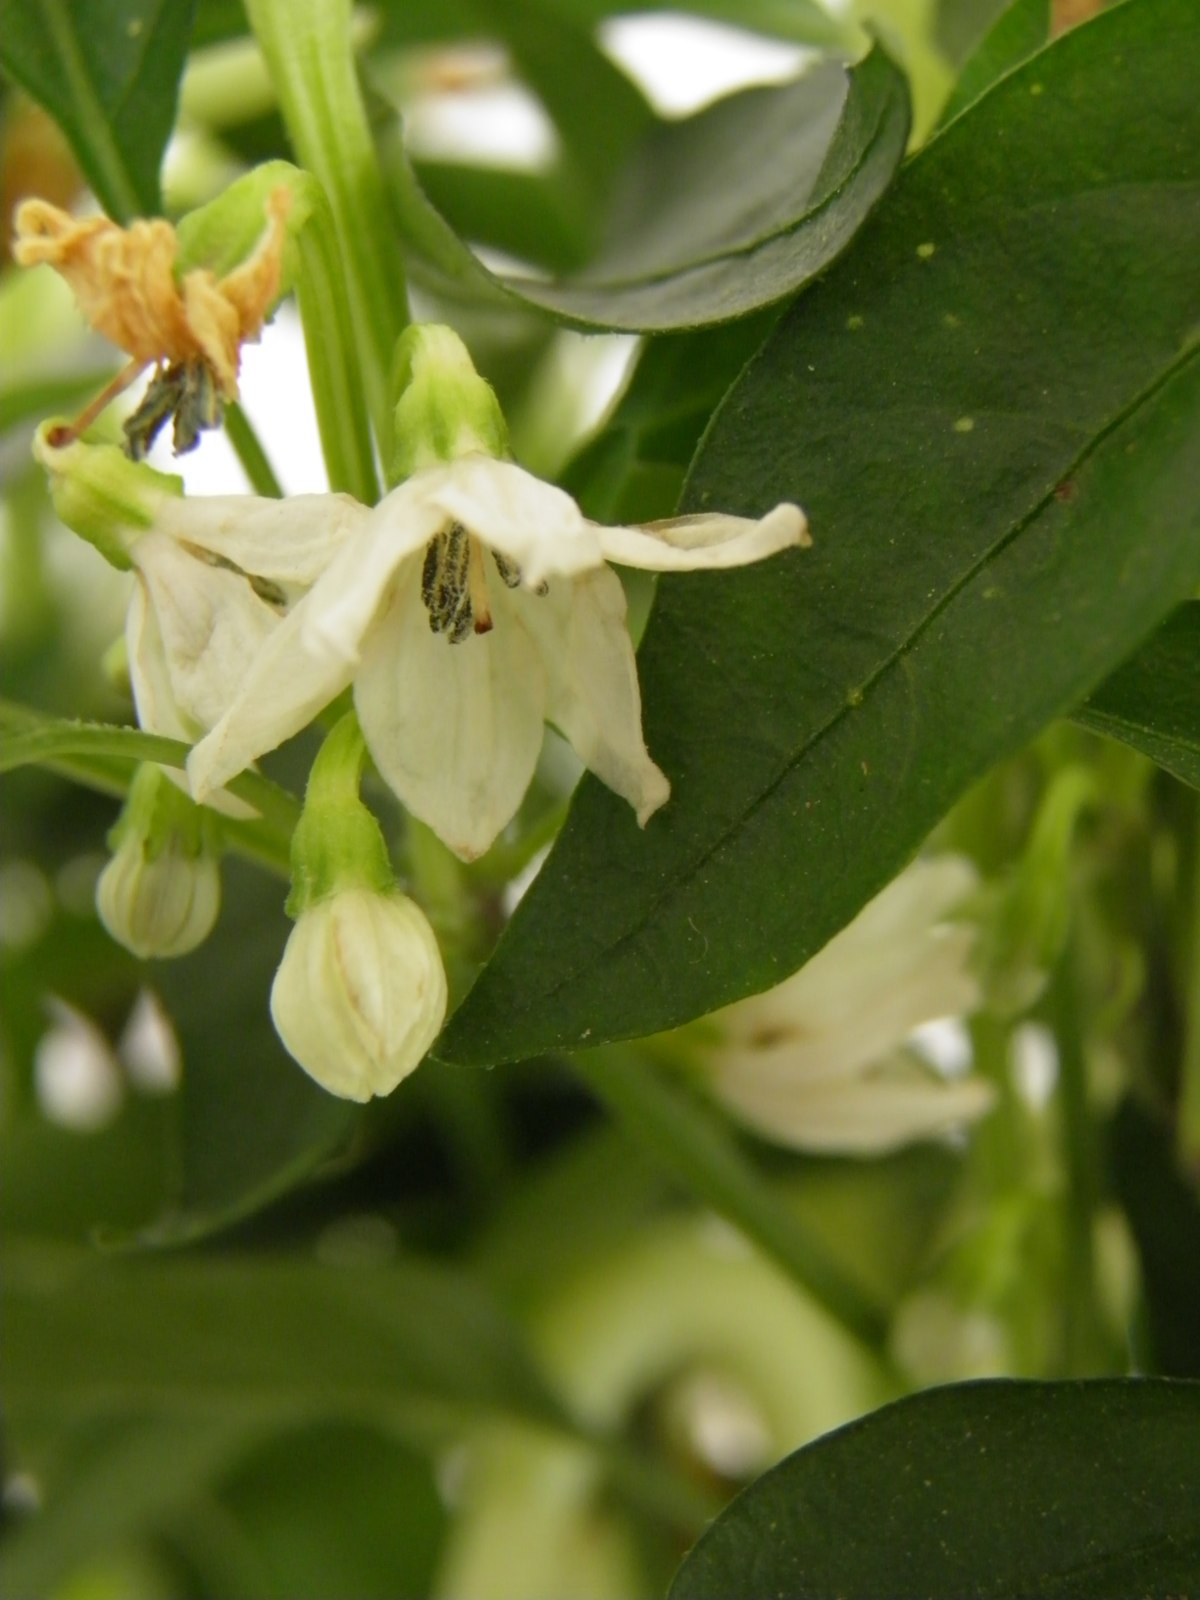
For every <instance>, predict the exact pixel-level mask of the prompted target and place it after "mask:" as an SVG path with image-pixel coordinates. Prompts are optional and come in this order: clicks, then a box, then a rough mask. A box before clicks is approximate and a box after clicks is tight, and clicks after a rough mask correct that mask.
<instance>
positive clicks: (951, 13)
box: [933, 0, 1008, 64]
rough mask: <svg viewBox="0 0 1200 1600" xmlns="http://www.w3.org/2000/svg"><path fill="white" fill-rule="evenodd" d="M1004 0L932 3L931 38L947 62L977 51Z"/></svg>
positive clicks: (1002, 6)
mask: <svg viewBox="0 0 1200 1600" xmlns="http://www.w3.org/2000/svg"><path fill="white" fill-rule="evenodd" d="M1007 3H1008V0H934V5H933V37H934V42H935V43H936V44H937V46H938V47H939V49H940V50H941V51H942V53H943V55H945V56H946V58H947V60H949V61H952V62H955V63H956V64H957V63H959V62H962V61H965V60H966V59H967V58H968V56H970V55H971V54H972V53H973V52H974V51H975V50H976V49H978V47H979V45H980V43H981V42H982V40H983V37H984V35H985V34H986V33H988V32H989V31H990V29H991V28H992V27H993V25H994V24H995V22H996V20H997V19H998V17H999V16H1000V13H1001V12H1002V11H1003V10H1004V8H1005V6H1006V4H1007Z"/></svg>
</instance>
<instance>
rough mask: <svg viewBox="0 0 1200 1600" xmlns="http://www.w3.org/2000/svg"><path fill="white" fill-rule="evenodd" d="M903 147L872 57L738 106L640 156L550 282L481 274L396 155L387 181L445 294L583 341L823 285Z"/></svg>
mask: <svg viewBox="0 0 1200 1600" xmlns="http://www.w3.org/2000/svg"><path fill="white" fill-rule="evenodd" d="M907 135H908V98H907V93H906V90H905V86H904V80H903V78H902V76H901V74H900V73H899V71H898V70H897V69H896V68H895V67H894V66H893V65H892V63H891V62H890V61H889V60H888V58H887V56H886V55H885V54H884V52H883V51H882V50H880V49H878V48H876V49H875V50H873V51H872V52H871V53H870V55H868V56H867V57H866V58H865V59H864V60H863V61H861V62H860V63H859V64H858V65H857V66H856V67H853V68H851V69H850V70H849V71H846V70H845V69H844V68H842V67H841V66H839V65H837V64H835V63H833V62H825V63H823V64H821V65H819V66H817V67H814V68H813V69H812V70H811V71H809V72H808V73H806V74H805V75H804V77H802V78H799V79H797V80H796V81H794V82H792V83H787V84H783V85H781V86H779V87H777V88H767V89H749V90H746V91H745V92H744V93H742V94H737V95H732V96H730V97H729V98H728V99H726V100H722V101H718V102H717V104H715V105H713V106H710V107H708V108H707V109H706V110H704V111H702V112H700V113H699V114H698V115H697V116H695V117H689V118H687V119H685V120H683V121H681V122H677V123H671V124H663V125H661V126H660V127H658V128H657V129H656V130H654V131H653V132H652V133H651V134H650V135H649V137H648V138H647V139H646V140H645V141H644V142H643V143H641V144H640V145H638V146H637V147H636V149H635V150H634V152H633V155H632V157H631V159H630V161H629V163H628V165H627V168H626V170H625V172H624V174H623V176H622V178H621V179H620V180H619V181H618V183H617V185H616V190H615V198H614V203H613V209H612V213H611V216H610V218H609V221H608V226H607V229H606V234H605V242H604V243H603V245H602V247H601V249H600V251H599V253H598V255H597V257H596V259H595V260H594V261H592V262H591V263H590V264H589V266H588V268H587V270H586V271H585V272H583V273H581V274H579V275H578V276H576V277H574V278H568V279H560V280H557V281H548V282H539V281H535V280H534V279H531V278H521V277H516V276H513V275H505V276H496V275H493V274H491V273H489V272H487V271H486V269H485V268H484V267H483V266H482V264H481V263H480V262H479V261H478V259H477V258H476V257H475V256H474V255H472V254H471V252H470V251H469V250H468V249H467V247H466V245H465V244H463V243H462V242H461V240H459V239H458V238H457V236H456V235H455V234H454V233H453V231H452V230H451V229H450V228H449V226H448V224H447V223H446V222H445V220H444V219H443V218H442V217H441V216H440V215H439V214H438V213H437V212H436V211H435V210H434V209H433V207H432V206H431V205H430V203H429V201H428V200H427V199H426V198H425V196H424V195H423V194H422V193H421V192H420V189H419V188H418V186H417V183H416V178H415V176H414V175H413V172H412V169H411V167H409V166H408V165H407V163H406V161H405V159H404V157H403V153H402V152H401V151H399V150H398V149H393V151H392V152H391V156H390V172H391V177H392V182H393V188H394V190H395V193H396V195H397V200H398V205H399V210H400V215H401V218H402V226H403V228H404V230H405V234H406V237H407V240H408V243H409V246H410V248H411V249H412V250H413V251H414V252H416V253H417V255H419V256H421V257H423V258H424V260H425V261H426V262H427V263H429V264H430V265H432V266H433V267H434V268H435V269H436V271H437V273H438V274H440V275H441V277H442V278H443V279H445V280H448V282H449V283H450V284H452V285H457V286H460V287H465V288H467V289H468V290H469V291H470V292H472V293H473V294H475V295H480V294H482V295H484V296H490V297H492V298H496V297H497V296H504V295H509V296H512V297H514V298H516V299H517V300H519V301H520V302H521V303H523V304H525V305H527V306H534V307H537V308H538V309H540V310H542V311H549V312H551V313H552V314H554V315H555V316H557V317H559V318H560V319H561V320H563V321H565V322H568V323H571V324H573V325H576V326H579V327H584V328H609V329H624V330H627V331H635V332H636V331H648V330H667V329H678V328H688V327H696V326H700V325H703V324H706V323H712V322H723V321H728V320H731V319H733V318H735V317H740V316H744V315H745V314H746V313H748V312H750V311H754V310H756V309H758V308H759V307H762V306H765V305H769V304H771V303H772V302H774V301H777V300H780V299H782V298H783V297H784V296H785V295H787V294H791V293H792V292H794V291H795V290H796V289H798V288H799V287H800V285H801V284H803V283H806V282H807V281H808V280H809V279H810V278H812V277H814V276H815V275H816V274H817V273H818V272H820V271H822V270H823V269H824V268H825V267H826V266H827V265H828V264H829V262H830V261H831V260H833V258H834V257H835V256H837V255H838V254H840V253H841V251H842V250H843V249H844V248H845V247H846V245H847V244H848V243H849V241H850V239H851V238H852V237H853V235H854V233H855V232H856V231H857V229H858V228H859V227H860V226H861V225H862V223H863V221H864V220H865V218H866V217H867V215H868V214H869V212H870V211H871V209H872V208H873V207H874V205H875V203H876V202H877V201H878V199H879V197H880V195H881V194H882V193H883V192H884V190H885V189H886V188H887V186H888V184H889V183H890V182H891V179H892V175H893V173H894V171H895V169H896V166H897V164H898V163H899V161H900V158H901V156H902V155H903V153H904V143H905V139H906V138H907Z"/></svg>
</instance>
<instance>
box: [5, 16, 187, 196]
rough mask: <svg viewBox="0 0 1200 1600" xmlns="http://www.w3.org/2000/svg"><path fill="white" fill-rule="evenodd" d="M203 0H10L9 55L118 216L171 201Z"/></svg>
mask: <svg viewBox="0 0 1200 1600" xmlns="http://www.w3.org/2000/svg"><path fill="white" fill-rule="evenodd" d="M194 10H195V0H0V64H2V65H3V66H4V68H5V70H6V71H7V72H10V73H11V74H12V76H13V77H14V78H15V79H16V81H17V82H18V83H19V84H21V85H22V87H23V88H25V89H27V90H28V91H29V93H30V94H31V95H32V96H33V97H34V99H35V100H39V101H41V103H42V105H44V106H45V108H46V110H47V111H48V112H49V113H50V115H51V116H52V117H53V118H54V119H55V121H56V122H57V123H58V124H59V126H60V127H61V128H62V130H63V132H64V133H65V134H66V136H67V138H68V139H69V140H70V143H71V148H72V150H74V152H75V157H76V159H77V160H78V162H79V165H80V166H81V167H82V168H83V171H84V174H85V175H86V177H87V180H88V182H89V183H90V184H91V186H92V188H93V189H94V190H95V191H96V194H97V196H98V197H99V200H100V203H101V204H102V205H103V207H104V209H105V210H106V211H107V212H108V213H109V215H110V216H112V217H115V218H116V219H117V220H118V221H119V222H127V221H128V220H129V219H130V218H131V217H134V216H138V215H153V214H154V213H156V212H158V211H160V210H161V209H162V205H161V200H160V197H159V188H158V169H159V166H160V164H161V162H162V155H163V151H164V150H165V149H166V145H167V140H168V138H169V137H170V134H171V129H172V127H173V126H174V123H175V101H176V98H177V96H178V93H179V79H180V75H181V74H182V72H183V64H184V61H185V59H186V57H187V49H188V40H189V38H190V36H191V31H192V14H193V11H194Z"/></svg>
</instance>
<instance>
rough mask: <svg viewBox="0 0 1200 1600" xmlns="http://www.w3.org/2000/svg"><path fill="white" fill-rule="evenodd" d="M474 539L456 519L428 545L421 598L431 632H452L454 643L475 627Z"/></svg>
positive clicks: (422, 577)
mask: <svg viewBox="0 0 1200 1600" xmlns="http://www.w3.org/2000/svg"><path fill="white" fill-rule="evenodd" d="M473 542H474V541H473V540H472V538H471V536H470V534H469V533H468V532H467V530H466V529H465V528H464V527H463V525H462V523H461V522H452V523H451V524H450V526H449V527H448V528H445V529H443V531H442V532H441V533H439V534H436V535H435V536H434V538H432V539H431V540H430V541H429V543H428V545H427V546H426V548H425V561H424V564H423V565H422V567H421V598H422V600H423V601H424V602H425V609H426V611H427V612H428V613H429V627H430V629H431V631H432V632H433V633H445V634H448V635H449V639H450V643H451V644H461V643H462V641H463V640H464V639H465V638H467V637H468V635H469V634H470V633H471V632H472V630H473V628H474V626H475V614H474V611H473V610H472V605H471V600H472V596H471V583H470V578H469V568H470V563H471V545H472V543H473ZM489 626H490V618H489Z"/></svg>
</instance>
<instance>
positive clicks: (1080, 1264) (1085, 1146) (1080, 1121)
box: [1048, 941, 1104, 1378]
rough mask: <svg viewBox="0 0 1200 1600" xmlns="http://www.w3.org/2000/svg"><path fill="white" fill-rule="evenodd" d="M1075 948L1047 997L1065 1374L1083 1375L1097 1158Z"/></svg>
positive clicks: (1091, 1333)
mask: <svg viewBox="0 0 1200 1600" xmlns="http://www.w3.org/2000/svg"><path fill="white" fill-rule="evenodd" d="M1076 954H1077V953H1076V950H1075V946H1074V941H1072V942H1071V943H1069V944H1068V946H1067V949H1066V951H1065V952H1064V956H1063V960H1062V961H1061V963H1060V965H1059V970H1058V972H1057V974H1056V976H1055V981H1054V984H1053V986H1052V988H1051V990H1050V992H1049V995H1048V1002H1049V1006H1050V1010H1051V1015H1052V1020H1053V1023H1054V1034H1055V1041H1056V1044H1057V1046H1058V1066H1059V1105H1060V1107H1061V1112H1062V1122H1061V1137H1062V1146H1061V1149H1062V1163H1063V1170H1064V1174H1065V1177H1066V1193H1065V1195H1064V1210H1065V1215H1064V1218H1063V1223H1064V1232H1065V1245H1066V1262H1065V1269H1066V1270H1065V1274H1064V1277H1065V1283H1064V1288H1065V1293H1064V1295H1063V1361H1064V1368H1065V1371H1066V1373H1067V1374H1068V1375H1069V1376H1071V1377H1076V1378H1082V1377H1091V1376H1093V1375H1094V1374H1095V1373H1096V1372H1098V1371H1103V1370H1104V1358H1103V1340H1102V1338H1101V1337H1100V1333H1099V1330H1100V1328H1101V1326H1102V1324H1101V1320H1100V1311H1099V1305H1098V1294H1097V1285H1096V1255H1095V1241H1094V1231H1093V1230H1094V1222H1095V1215H1096V1209H1097V1207H1098V1205H1099V1201H1100V1159H1099V1151H1098V1148H1097V1140H1096V1128H1095V1124H1094V1118H1093V1115H1092V1108H1091V1102H1090V1095H1089V1092H1088V1073H1087V1050H1086V1044H1085V1037H1084V1035H1085V1022H1084V1018H1083V1013H1082V1008H1081V1006H1080V1004H1079V993H1078V982H1077V969H1078V963H1077V959H1076Z"/></svg>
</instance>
